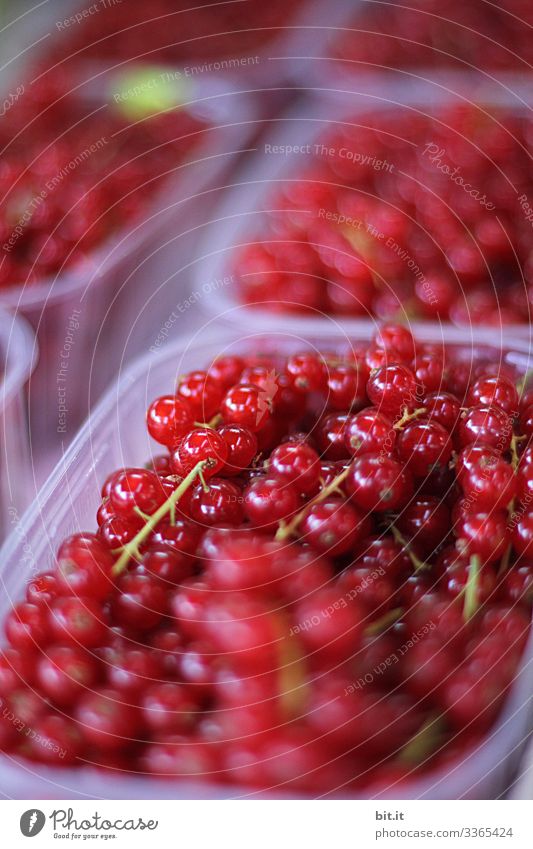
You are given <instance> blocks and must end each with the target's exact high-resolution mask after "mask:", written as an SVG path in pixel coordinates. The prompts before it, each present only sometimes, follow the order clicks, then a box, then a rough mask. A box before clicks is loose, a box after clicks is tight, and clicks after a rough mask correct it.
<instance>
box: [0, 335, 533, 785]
mask: <svg viewBox="0 0 533 849" xmlns="http://www.w3.org/2000/svg"><path fill="white" fill-rule="evenodd" d="M147 427H148V431H149V433H150V435H151V436H152V437H153V439H154V440H155V441H156V442H157V443H158V444H159V445H161V446H163V447H164V452H163V453H161V454H158V455H157V456H156V457H155V458H154V459H153V460H152V461H151V462H150V464H149V466H148V467H145V468H123V469H119V470H117V471H115V472H113V473H112V474H111V475H110V476H109V477H108V479H107V480H106V482H105V483H104V486H103V490H102V501H101V505H100V507H99V509H98V515H97V520H98V530H97V532H96V533H89V532H84V533H77V534H74V535H73V536H70V537H69V538H68V539H66V540H64V541H63V542H62V544H61V545H60V547H59V550H58V552H57V561H56V564H55V567H54V568H53V569H51V570H50V571H47V572H45V573H43V574H39V575H37V576H34V577H33V578H32V579H31V581H30V582H29V584H28V585H27V588H26V599H25V600H24V601H22V602H20V603H18V604H17V605H16V606H15V607H14V608H13V610H12V611H11V613H10V614H9V616H8V617H7V620H6V622H5V634H6V636H7V640H8V643H9V645H8V647H7V648H5V649H4V651H3V653H2V654H1V656H0V698H1V699H2V704H3V706H4V708H5V709H4V710H3V712H2V715H1V717H0V747H1V749H2V750H3V751H4V752H8V753H9V754H10V755H16V756H23V757H25V758H29V759H31V760H36V761H40V762H45V763H54V764H59V765H64V764H72V765H79V766H81V765H98V766H100V767H105V768H108V769H116V770H120V771H121V773H122V774H123V772H124V771H126V772H131V773H149V774H152V775H154V776H157V775H165V776H174V777H181V778H190V777H196V778H198V777H201V778H203V779H205V780H209V781H215V782H229V783H235V784H239V785H247V786H251V787H259V788H277V789H281V790H290V791H291V792H295V791H297V792H302V793H311V794H323V793H328V792H332V791H335V790H338V791H339V792H340V793H349V792H354V791H356V790H357V789H358V788H359V789H360V788H362V787H364V788H368V786H369V785H370V784H371V783H372V782H378V781H379V782H391V781H394V782H395V781H398V780H401V779H402V778H403V777H406V776H408V775H412V774H413V772H416V771H419V770H424V769H429V768H435V767H437V766H438V765H439V764H440V765H442V764H443V763H446V762H447V761H448V760H449V759H450V758H457V757H459V756H460V753H461V752H464V751H465V749H466V748H467V747H468V746H471V745H473V744H474V743H475V742H476V741H477V740H479V739H480V738H481V737H482V736H483V735H484V734H485V733H486V732H487V730H488V729H489V728H490V726H491V724H492V723H493V722H494V721H495V719H496V717H497V715H498V712H499V710H500V708H501V706H502V703H503V701H504V698H505V696H506V693H507V691H508V688H509V686H510V685H511V683H512V682H513V678H514V675H515V672H516V670H517V668H518V665H519V662H520V659H521V655H522V652H523V649H524V646H525V643H526V640H527V636H528V630H529V623H530V617H531V605H532V601H533V512H532V510H531V506H530V505H531V498H532V494H533V453H532V448H531V445H530V439H531V437H532V435H533V394H532V390H531V389H530V388H529V387H528V386H527V375H526V376H525V377H524V376H521V375H520V374H519V372H518V370H517V369H516V368H515V366H513V365H511V364H510V363H509V362H508V360H507V359H505V358H500V359H498V358H496V359H495V358H494V351H492V353H491V352H490V350H487V351H483V350H480V351H478V352H476V354H475V355H474V356H472V354H471V352H465V351H464V350H462V349H459V350H456V349H454V348H445V347H444V346H439V345H430V344H424V343H420V342H417V341H416V340H415V339H413V336H412V335H411V333H410V331H409V330H408V329H407V328H405V327H403V326H400V325H387V326H384V327H382V328H381V330H380V331H379V332H378V333H377V334H376V336H375V338H374V339H373V340H372V341H371V343H370V344H364V345H363V344H357V345H351V346H348V347H346V348H344V349H338V348H337V349H336V350H328V351H320V352H319V351H317V350H315V349H308V350H304V351H302V352H300V353H294V354H291V355H290V356H288V357H282V356H280V355H279V354H272V355H271V354H269V353H268V352H265V353H264V354H254V355H250V356H240V355H233V354H231V355H224V356H221V357H220V358H218V359H216V360H215V361H214V362H212V364H211V365H210V366H209V367H208V368H207V369H206V370H203V371H194V372H190V373H188V374H186V375H183V376H182V377H181V378H180V379H179V381H178V384H177V387H176V390H175V392H174V393H172V394H169V395H166V396H163V397H160V398H157V399H155V400H154V402H153V403H152V404H151V405H150V408H149V410H148V413H147ZM13 718H14V719H13Z"/></svg>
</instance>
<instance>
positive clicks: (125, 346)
mask: <svg viewBox="0 0 533 849" xmlns="http://www.w3.org/2000/svg"><path fill="white" fill-rule="evenodd" d="M110 102H111V101H108V100H107V96H105V95H104V94H103V92H102V89H101V88H100V89H99V90H98V91H97V92H95V91H91V89H90V87H89V88H88V89H87V91H85V92H84V95H83V103H84V108H87V109H88V110H92V109H93V108H95V109H98V108H106V104H107V106H109V104H110ZM181 109H183V110H186V111H187V112H188V113H189V114H190V115H191V116H192V118H193V119H197V121H198V123H197V128H196V129H195V131H194V133H193V134H192V135H193V138H192V139H188V140H187V144H188V145H189V149H188V153H187V154H186V155H185V157H184V159H183V161H181V162H176V165H175V167H173V168H172V169H171V170H170V171H169V172H168V174H166V175H165V176H164V177H163V179H162V181H161V183H160V184H158V186H157V187H155V190H152V189H151V187H150V185H148V186H147V187H146V195H147V197H146V207H145V209H143V211H142V212H141V213H140V216H139V217H137V218H135V219H133V220H132V221H131V223H129V224H127V225H125V226H124V227H123V228H122V229H120V228H119V229H118V230H116V231H115V232H114V233H112V234H111V235H110V236H108V237H107V238H105V239H103V240H101V242H100V243H99V244H97V245H96V247H95V248H93V249H91V250H90V252H89V253H87V254H86V255H85V256H84V258H83V262H80V263H79V264H76V265H72V266H70V267H65V268H64V269H63V270H60V271H59V272H58V273H56V274H55V275H53V276H50V277H47V278H45V279H42V280H39V279H36V280H32V281H31V282H27V283H21V284H20V285H16V281H14V285H12V286H7V285H4V286H3V287H2V291H1V292H0V307H3V308H6V309H9V310H10V311H12V312H14V313H16V314H18V315H21V316H23V317H24V318H25V319H26V320H27V321H28V322H29V323H30V324H31V325H32V326H33V328H34V330H35V332H36V335H37V338H38V341H39V348H40V359H39V364H38V367H37V369H36V371H35V373H34V375H33V378H32V380H31V381H30V383H29V389H28V393H29V394H28V398H29V415H30V423H31V428H32V434H33V437H34V438H38V440H39V444H38V445H37V444H36V450H39V451H40V450H42V448H43V447H45V446H51V447H52V448H53V449H56V448H57V446H59V445H61V444H67V443H68V442H69V440H70V438H71V437H72V436H73V435H74V433H75V432H76V429H77V427H78V426H79V424H80V423H81V421H82V420H83V419H84V418H85V417H86V415H87V413H88V410H89V408H90V403H92V401H93V400H94V399H95V398H97V397H99V395H100V394H101V392H102V391H103V390H104V389H105V388H106V387H107V385H108V384H109V383H110V382H111V380H112V379H114V377H115V374H116V371H117V370H118V369H119V368H120V365H121V363H122V362H124V360H125V359H128V358H133V357H134V356H136V355H138V354H140V353H141V352H142V351H144V350H145V348H146V347H151V346H152V345H153V344H154V343H156V342H157V338H158V335H159V333H160V331H161V328H162V326H164V324H165V322H166V321H167V320H168V318H169V315H170V314H171V313H172V312H173V310H174V309H176V308H177V307H178V306H179V304H181V302H182V301H183V300H184V299H186V298H187V297H189V296H190V293H191V286H190V280H189V275H188V271H187V266H188V263H189V262H190V260H191V258H192V256H193V255H194V245H195V242H196V238H197V233H198V228H199V226H200V223H201V222H202V220H203V218H204V216H205V212H204V209H205V208H206V207H207V208H209V207H210V205H212V204H214V203H215V202H216V201H217V200H218V199H219V196H220V189H221V188H223V187H224V185H225V182H226V177H225V175H226V174H227V172H228V171H229V169H230V168H231V167H232V165H233V163H234V161H235V159H236V158H237V156H238V155H239V153H240V151H241V150H242V149H246V147H247V139H248V136H249V134H250V133H251V132H253V131H254V130H255V129H256V122H255V120H254V116H255V112H254V111H253V110H252V109H251V107H250V101H249V99H248V98H247V97H246V96H244V95H242V94H239V93H238V92H235V91H228V90H227V89H226V90H224V92H221V91H220V89H219V88H217V87H216V86H215V87H214V88H213V87H212V86H204V87H203V88H199V89H198V90H197V91H195V92H194V98H193V100H192V101H191V102H186V103H183V104H182V106H181ZM178 112H179V110H178ZM129 120H130V121H131V122H132V123H134V119H129ZM126 123H127V121H126ZM177 126H178V129H177V130H176V135H177V138H178V140H179V139H180V135H179V133H180V131H179V125H177ZM64 184H65V189H63V188H61V189H60V191H62V192H63V191H64V190H65V191H66V188H67V184H68V174H67V176H66V177H65V179H64ZM90 223H92V222H90ZM169 245H171V248H172V250H170V249H169V247H168V246H169ZM183 269H185V270H183Z"/></svg>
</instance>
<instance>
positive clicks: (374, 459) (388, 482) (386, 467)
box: [344, 454, 413, 512]
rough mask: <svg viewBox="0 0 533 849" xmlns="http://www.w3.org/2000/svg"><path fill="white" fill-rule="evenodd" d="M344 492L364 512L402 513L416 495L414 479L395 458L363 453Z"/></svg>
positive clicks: (354, 466)
mask: <svg viewBox="0 0 533 849" xmlns="http://www.w3.org/2000/svg"><path fill="white" fill-rule="evenodd" d="M344 489H345V490H346V492H347V494H348V496H349V497H350V499H351V500H352V502H353V503H354V504H356V505H357V506H358V507H360V508H361V509H362V510H365V511H368V512H374V511H377V512H382V511H388V510H400V509H401V508H402V507H404V506H405V505H406V504H407V502H408V501H409V499H410V498H411V496H412V495H413V478H412V475H411V473H410V472H409V471H408V470H407V469H406V468H405V467H404V466H403V465H402V464H401V463H400V462H399V461H398V460H394V459H393V458H392V457H389V456H382V455H381V454H363V455H362V456H361V457H357V458H356V459H355V460H354V462H353V464H352V466H351V469H350V473H349V475H348V477H347V478H346V480H345V482H344Z"/></svg>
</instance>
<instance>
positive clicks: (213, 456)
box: [172, 427, 228, 477]
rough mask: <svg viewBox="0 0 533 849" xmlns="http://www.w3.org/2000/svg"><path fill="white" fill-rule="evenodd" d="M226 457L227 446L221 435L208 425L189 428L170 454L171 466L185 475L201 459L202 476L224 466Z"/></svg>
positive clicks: (218, 470)
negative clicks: (203, 464) (203, 462)
mask: <svg viewBox="0 0 533 849" xmlns="http://www.w3.org/2000/svg"><path fill="white" fill-rule="evenodd" d="M227 459H228V446H227V443H226V442H225V440H224V439H223V437H222V436H221V435H220V434H219V433H218V432H217V431H216V430H212V429H211V428H208V427H198V428H195V430H191V431H190V432H189V433H188V434H187V436H185V437H184V438H183V439H182V441H181V442H180V444H179V446H178V447H177V449H176V450H175V451H174V453H173V455H172V466H173V468H174V471H175V472H176V474H178V475H183V476H185V475H187V474H189V472H191V471H192V470H193V468H194V467H195V466H196V465H197V464H198V463H200V462H201V461H203V460H207V461H208V462H207V465H206V466H204V469H203V475H204V477H213V475H216V474H217V473H218V472H220V470H221V469H223V468H224V465H225V464H226V462H227Z"/></svg>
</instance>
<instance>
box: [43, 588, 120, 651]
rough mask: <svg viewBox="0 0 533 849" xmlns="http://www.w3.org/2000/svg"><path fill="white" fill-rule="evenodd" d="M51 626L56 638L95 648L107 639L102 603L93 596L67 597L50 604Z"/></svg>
mask: <svg viewBox="0 0 533 849" xmlns="http://www.w3.org/2000/svg"><path fill="white" fill-rule="evenodd" d="M50 627H51V630H52V633H53V635H54V637H55V638H56V640H58V641H68V642H69V643H77V644H78V645H79V646H80V647H83V648H94V647H95V646H98V645H101V644H102V642H103V641H104V639H105V635H106V631H107V626H106V623H105V618H104V612H103V609H102V606H101V604H99V603H98V602H97V601H96V600H95V599H92V598H78V597H77V596H76V597H74V596H72V597H65V598H58V599H56V600H55V601H54V602H53V603H52V605H51V606H50Z"/></svg>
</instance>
